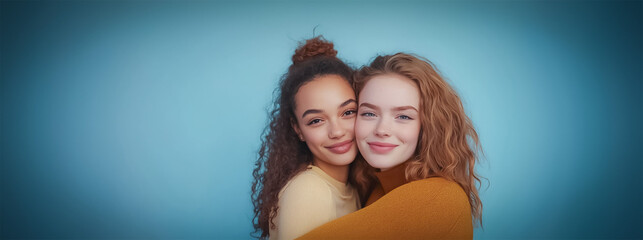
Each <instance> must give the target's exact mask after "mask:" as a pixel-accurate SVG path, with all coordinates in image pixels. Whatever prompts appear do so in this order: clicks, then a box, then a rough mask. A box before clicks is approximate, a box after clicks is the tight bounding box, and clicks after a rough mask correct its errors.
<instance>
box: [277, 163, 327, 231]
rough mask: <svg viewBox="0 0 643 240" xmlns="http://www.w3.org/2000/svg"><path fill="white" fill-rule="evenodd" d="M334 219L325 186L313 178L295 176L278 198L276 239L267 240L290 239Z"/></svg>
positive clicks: (319, 180)
mask: <svg viewBox="0 0 643 240" xmlns="http://www.w3.org/2000/svg"><path fill="white" fill-rule="evenodd" d="M335 215H336V211H335V205H334V203H333V200H332V195H331V191H330V189H329V187H328V185H326V183H324V182H323V180H321V179H318V178H317V177H316V176H314V175H309V174H302V175H299V176H298V177H297V178H296V179H293V181H292V182H290V184H288V185H287V186H285V189H284V191H283V193H282V195H281V196H280V197H279V210H278V213H277V217H276V218H275V224H276V225H277V231H276V232H277V234H276V235H277V236H271V239H294V238H296V237H299V236H301V235H304V234H305V233H307V232H308V231H310V230H312V229H315V228H316V227H318V226H321V225H322V224H324V223H327V222H329V221H330V220H332V219H334V218H335Z"/></svg>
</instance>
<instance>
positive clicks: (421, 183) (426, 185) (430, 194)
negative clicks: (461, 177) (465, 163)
mask: <svg viewBox="0 0 643 240" xmlns="http://www.w3.org/2000/svg"><path fill="white" fill-rule="evenodd" d="M389 194H392V195H391V196H400V197H406V198H408V199H412V200H414V201H421V202H431V203H432V204H439V205H445V207H446V206H450V207H457V208H469V207H470V206H469V198H468V196H467V194H466V193H465V192H464V189H462V187H460V185H459V184H458V183H456V182H453V181H449V180H447V179H444V178H441V177H432V178H426V179H422V180H417V181H413V182H410V183H407V184H404V185H402V186H400V187H398V188H396V189H395V190H393V191H391V192H390V193H389ZM387 195H388V194H387Z"/></svg>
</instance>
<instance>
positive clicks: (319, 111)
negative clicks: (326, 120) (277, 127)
mask: <svg viewBox="0 0 643 240" xmlns="http://www.w3.org/2000/svg"><path fill="white" fill-rule="evenodd" d="M321 112H322V110H319V109H308V110H306V111H305V112H304V114H302V115H301V118H304V117H305V116H306V115H308V114H313V113H321Z"/></svg>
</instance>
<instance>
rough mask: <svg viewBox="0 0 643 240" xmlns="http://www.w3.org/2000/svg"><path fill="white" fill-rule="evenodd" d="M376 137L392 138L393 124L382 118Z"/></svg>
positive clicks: (376, 129) (377, 127) (378, 124)
mask: <svg viewBox="0 0 643 240" xmlns="http://www.w3.org/2000/svg"><path fill="white" fill-rule="evenodd" d="M375 136H378V137H382V138H384V137H390V136H391V124H390V123H389V121H387V120H386V119H384V118H380V120H379V121H378V123H377V126H376V127H375Z"/></svg>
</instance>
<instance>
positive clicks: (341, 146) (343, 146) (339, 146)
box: [325, 140, 353, 154]
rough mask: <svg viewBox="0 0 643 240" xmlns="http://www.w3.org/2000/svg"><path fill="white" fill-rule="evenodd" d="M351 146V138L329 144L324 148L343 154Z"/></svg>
mask: <svg viewBox="0 0 643 240" xmlns="http://www.w3.org/2000/svg"><path fill="white" fill-rule="evenodd" d="M351 147H353V140H346V141H343V142H340V143H336V144H333V145H330V146H328V147H325V148H326V149H328V150H329V151H331V152H332V153H335V154H344V153H346V152H348V151H349V150H351Z"/></svg>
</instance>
